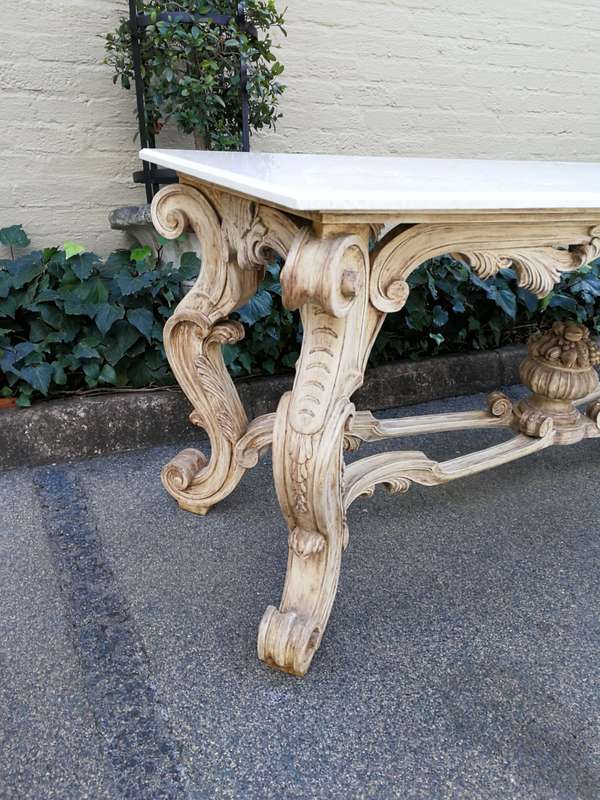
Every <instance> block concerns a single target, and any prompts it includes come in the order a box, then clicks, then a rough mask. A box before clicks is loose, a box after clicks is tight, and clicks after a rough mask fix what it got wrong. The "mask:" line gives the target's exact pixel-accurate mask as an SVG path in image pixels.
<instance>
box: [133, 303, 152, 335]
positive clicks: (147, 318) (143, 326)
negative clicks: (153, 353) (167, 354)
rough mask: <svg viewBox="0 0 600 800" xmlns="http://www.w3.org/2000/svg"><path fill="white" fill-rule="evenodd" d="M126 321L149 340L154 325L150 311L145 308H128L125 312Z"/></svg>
mask: <svg viewBox="0 0 600 800" xmlns="http://www.w3.org/2000/svg"><path fill="white" fill-rule="evenodd" d="M127 319H128V320H129V322H131V324H132V325H133V326H134V327H135V328H137V329H138V331H139V332H140V333H141V334H143V335H144V336H145V337H146V339H147V340H148V341H150V340H151V338H152V327H153V325H154V314H153V313H152V312H151V311H148V309H147V308H130V309H129V310H128V311H127Z"/></svg>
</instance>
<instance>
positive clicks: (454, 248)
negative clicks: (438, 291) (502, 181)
mask: <svg viewBox="0 0 600 800" xmlns="http://www.w3.org/2000/svg"><path fill="white" fill-rule="evenodd" d="M598 233H599V230H598V227H590V225H589V223H585V222H576V221H575V222H556V223H550V222H540V223H536V222H527V221H525V222H523V223H518V222H511V223H499V222H473V223H419V224H415V225H411V226H409V227H407V226H406V225H399V226H397V227H396V228H394V229H392V230H391V231H389V232H388V233H387V234H386V235H385V236H384V237H383V239H381V241H380V242H379V243H378V244H377V246H376V247H375V248H374V250H373V252H372V254H371V263H372V268H371V278H370V297H371V302H372V303H373V305H374V306H375V307H376V308H378V309H379V310H381V311H384V312H393V311H399V310H400V309H401V308H402V307H403V306H404V304H405V303H406V300H407V298H408V293H409V285H408V278H409V277H410V275H411V274H412V272H414V270H415V269H417V267H419V266H420V265H421V264H423V263H424V262H425V261H428V260H430V259H432V258H434V257H436V256H439V255H443V254H445V253H451V254H452V255H454V256H455V257H456V258H459V259H460V260H462V261H464V262H466V263H467V264H469V265H470V266H471V268H472V269H473V270H474V271H475V272H476V273H477V274H478V275H479V276H480V277H481V278H482V279H487V278H491V277H493V276H494V275H495V274H496V273H497V272H498V271H499V270H500V269H504V268H506V267H509V266H511V265H514V267H515V270H516V272H517V274H518V279H519V285H520V286H522V287H525V288H527V289H529V290H530V291H532V292H533V293H534V294H536V295H537V296H539V297H543V296H545V295H546V294H548V293H549V292H550V291H551V290H552V288H553V286H554V285H555V284H556V283H557V282H558V281H559V280H560V276H561V274H562V273H564V272H572V271H574V270H577V269H579V268H580V267H581V266H583V265H584V264H586V263H588V262H589V261H591V260H593V259H594V258H597V257H598V256H599V255H600V237H599V236H598Z"/></svg>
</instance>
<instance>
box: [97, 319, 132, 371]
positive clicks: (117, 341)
mask: <svg viewBox="0 0 600 800" xmlns="http://www.w3.org/2000/svg"><path fill="white" fill-rule="evenodd" d="M139 338H140V335H139V333H138V331H137V329H136V328H134V327H133V325H130V324H129V322H127V321H126V320H124V319H121V320H118V321H117V322H115V324H114V325H113V327H112V330H111V337H110V343H109V344H108V346H106V347H105V348H104V355H105V357H106V360H107V361H108V363H109V364H111V365H112V366H113V367H114V366H115V365H116V364H118V362H119V361H120V360H121V359H122V358H123V356H124V355H125V353H126V352H127V351H128V350H129V348H130V347H131V346H132V345H133V344H135V342H137V341H138V339H139Z"/></svg>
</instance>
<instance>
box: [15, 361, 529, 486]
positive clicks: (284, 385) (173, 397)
mask: <svg viewBox="0 0 600 800" xmlns="http://www.w3.org/2000/svg"><path fill="white" fill-rule="evenodd" d="M525 352H526V348H525V347H524V346H515V347H504V348H501V349H500V350H492V351H489V352H482V353H462V354H458V355H449V356H439V357H437V358H428V359H423V360H421V361H406V362H399V363H396V364H388V365H386V366H383V367H377V368H375V369H372V370H369V371H368V372H367V374H366V378H365V383H364V385H363V387H362V388H361V389H360V390H359V391H358V392H357V393H356V395H355V398H354V399H355V402H356V407H357V408H359V409H360V408H368V409H370V410H373V411H375V410H381V409H384V408H391V407H394V406H403V405H412V404H415V403H423V402H427V401H429V400H437V399H441V398H444V397H455V396H458V395H464V394H471V393H474V392H488V391H492V390H493V389H497V388H498V387H500V386H509V385H511V384H513V383H518V381H519V377H518V368H519V363H520V362H521V360H522V359H523V357H524V354H525ZM292 379H293V378H292V376H291V375H285V376H274V377H265V378H253V379H248V380H241V381H239V382H238V383H237V386H238V390H239V393H240V396H241V398H242V401H243V403H244V405H245V407H246V409H247V411H248V416H249V418H251V419H252V418H253V417H255V416H258V415H259V414H266V413H268V412H269V411H275V409H276V406H277V402H278V400H279V398H280V397H281V395H282V393H283V392H285V391H287V390H288V389H289V388H290V387H291V385H292ZM190 411H191V407H190V404H189V402H188V400H187V398H186V397H185V396H184V395H183V394H182V392H180V391H178V390H176V389H173V390H170V391H158V392H157V391H154V392H153V391H148V392H130V393H121V394H110V395H103V396H101V397H89V398H73V399H71V398H69V399H65V400H50V401H47V402H40V403H37V404H36V405H34V406H33V407H32V408H28V409H7V410H4V411H0V470H7V469H15V468H17V467H25V466H38V465H41V464H54V463H59V462H63V461H72V460H76V459H80V458H90V457H92V456H99V455H105V454H109V453H118V452H121V451H125V450H136V449H139V448H143V447H153V446H158V445H165V444H172V445H174V449H176V446H177V445H178V444H184V445H186V446H193V445H194V443H195V442H197V441H198V440H200V439H202V438H204V437H203V434H202V433H201V431H199V430H198V428H195V427H194V426H192V425H191V424H190V422H189V421H188V416H189V413H190Z"/></svg>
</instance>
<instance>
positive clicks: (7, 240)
mask: <svg viewBox="0 0 600 800" xmlns="http://www.w3.org/2000/svg"><path fill="white" fill-rule="evenodd" d="M0 243H2V244H3V245H5V246H6V247H27V245H28V244H29V243H30V241H29V237H28V236H27V234H26V233H25V231H24V230H23V226H22V225H11V226H10V227H8V228H0Z"/></svg>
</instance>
